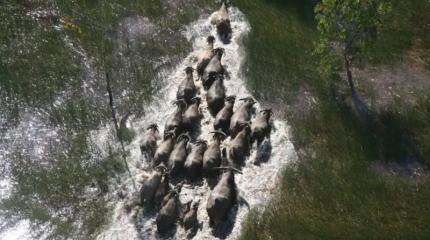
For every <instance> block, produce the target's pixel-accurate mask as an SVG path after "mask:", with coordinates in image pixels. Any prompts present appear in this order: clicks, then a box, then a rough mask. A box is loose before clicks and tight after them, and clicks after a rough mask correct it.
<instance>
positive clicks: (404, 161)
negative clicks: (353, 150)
mask: <svg viewBox="0 0 430 240" xmlns="http://www.w3.org/2000/svg"><path fill="white" fill-rule="evenodd" d="M342 104H343V108H344V109H345V110H346V113H348V114H349V115H350V117H352V119H351V120H352V123H353V124H354V125H355V128H356V129H358V130H359V131H361V132H362V134H363V135H365V137H366V138H365V139H366V140H368V142H367V143H364V145H365V146H367V147H368V150H370V151H372V152H373V153H372V155H373V156H374V158H375V157H376V158H377V160H382V161H383V162H385V163H389V162H395V163H397V164H399V165H400V166H404V167H407V166H409V165H411V164H412V165H413V164H415V163H417V162H420V163H422V162H423V161H422V157H421V156H420V154H419V152H418V151H417V149H416V144H415V140H414V135H413V134H412V132H411V131H410V130H409V129H408V124H407V123H406V122H405V118H404V117H403V116H402V115H401V114H400V113H398V112H397V111H395V110H390V109H388V108H387V109H382V110H379V111H375V110H373V109H370V108H369V107H368V105H367V104H366V103H365V101H364V100H363V98H362V97H361V96H359V95H358V94H357V93H354V94H352V95H351V96H350V97H349V100H346V101H343V103H342Z"/></svg>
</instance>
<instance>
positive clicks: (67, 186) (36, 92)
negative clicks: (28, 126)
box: [0, 0, 213, 239]
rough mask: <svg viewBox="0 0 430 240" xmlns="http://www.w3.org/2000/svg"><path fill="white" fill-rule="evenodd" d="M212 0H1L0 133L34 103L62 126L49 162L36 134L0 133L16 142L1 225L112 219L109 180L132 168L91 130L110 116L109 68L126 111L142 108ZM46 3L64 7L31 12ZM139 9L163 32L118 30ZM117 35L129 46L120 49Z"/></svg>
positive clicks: (82, 231)
mask: <svg viewBox="0 0 430 240" xmlns="http://www.w3.org/2000/svg"><path fill="white" fill-rule="evenodd" d="M208 2H209V1H194V0H190V1H185V2H184V4H181V5H180V6H179V7H178V8H174V9H173V10H172V7H169V6H168V5H166V4H167V2H160V1H153V0H144V1H135V0H126V1H119V2H118V1H113V0H108V1H88V0H70V1H55V0H52V1H32V2H29V1H12V0H6V1H4V2H2V3H1V4H0V5H1V8H0V17H1V18H2V21H1V22H0V30H1V31H0V55H1V56H2V58H1V59H0V101H1V102H2V103H3V104H2V105H1V106H0V112H1V113H2V114H1V119H2V120H3V117H4V119H7V121H6V122H4V121H2V124H3V123H5V125H2V126H0V135H1V136H3V134H4V133H5V132H7V131H9V130H13V128H15V127H16V126H18V125H19V124H20V122H21V121H24V120H25V119H23V116H25V114H24V113H23V112H24V110H26V111H29V112H30V113H34V114H33V115H34V116H35V118H36V119H39V118H38V117H39V116H40V118H41V119H42V120H41V121H43V124H44V125H43V126H45V125H46V128H52V129H56V130H57V131H58V135H59V138H60V139H59V141H60V143H54V141H53V143H52V146H49V149H47V150H46V151H45V152H44V155H43V159H42V160H43V164H41V163H40V162H39V159H37V158H35V156H33V155H32V153H33V151H32V150H33V147H36V146H33V145H34V144H37V143H33V142H32V140H28V142H30V143H31V144H29V145H31V146H30V147H28V148H31V149H25V150H27V151H20V150H21V149H22V148H25V147H26V146H19V147H16V144H14V143H12V142H9V141H13V139H12V140H7V139H5V141H3V139H2V140H1V144H5V145H4V146H7V145H6V144H10V145H13V146H14V149H15V151H13V152H11V153H8V154H7V157H5V158H6V159H2V160H1V161H2V166H1V171H2V172H3V171H5V172H6V173H7V176H8V177H10V179H11V184H12V189H13V191H12V192H11V194H10V196H8V197H7V198H5V199H1V201H0V222H1V224H0V231H1V230H3V228H7V227H10V226H13V225H14V224H15V223H17V222H19V221H20V220H29V222H31V224H32V226H31V227H32V229H31V230H32V234H34V235H35V237H37V236H40V234H43V236H44V237H47V238H48V239H68V238H72V239H94V238H95V237H96V236H97V234H98V233H99V231H100V229H101V228H102V227H103V226H104V225H105V224H107V223H108V221H109V219H110V214H111V212H110V210H111V209H109V207H110V206H109V205H108V202H109V201H110V200H112V199H110V198H114V197H115V196H113V194H108V192H107V191H109V190H112V189H113V187H112V186H110V185H109V184H113V185H115V183H113V182H115V180H117V177H119V175H120V174H122V173H123V172H124V167H123V166H122V162H121V161H122V159H121V157H120V154H119V153H118V152H117V150H116V149H117V148H115V146H110V147H111V148H110V150H109V151H108V152H107V153H106V154H107V155H108V156H107V157H104V155H103V154H100V152H99V149H98V148H97V147H96V146H95V143H94V142H92V141H91V140H90V139H92V138H90V133H91V131H92V130H98V129H100V128H102V127H104V126H105V125H106V123H108V122H110V121H111V119H110V112H109V108H108V104H107V96H106V89H105V84H106V83H105V79H104V76H105V72H106V71H109V72H110V73H111V77H112V82H111V84H112V86H113V87H112V88H113V92H114V97H115V104H116V108H117V112H118V115H119V117H121V116H124V115H125V114H126V113H127V112H129V111H130V112H132V113H133V114H135V115H137V116H139V115H142V114H144V112H145V104H146V103H148V102H149V101H150V100H151V96H152V95H153V94H154V93H155V92H156V91H157V90H158V88H159V85H158V84H157V80H158V78H157V75H158V73H159V72H160V71H161V70H163V69H168V68H170V67H172V66H175V65H176V63H177V62H178V61H179V60H181V59H182V57H183V56H184V55H185V54H186V53H187V52H188V50H189V49H190V47H191V46H190V44H189V43H188V42H187V41H186V39H185V37H183V36H182V35H181V30H182V27H183V26H185V25H186V24H188V23H189V22H191V21H193V20H194V19H196V18H197V17H198V16H199V15H200V14H201V13H202V12H205V11H207V9H208V8H210V7H211V6H213V5H211V4H208ZM190 6H193V7H192V8H191V7H190ZM38 9H48V10H49V9H55V10H56V11H54V12H58V15H56V14H54V16H43V13H42V14H41V15H42V17H40V18H39V17H37V14H36V15H34V16H32V15H31V14H29V13H35V12H37V11H36V10H38ZM184 9H190V10H189V11H185V10H184ZM48 12H49V11H48ZM167 13H169V17H166V14H167ZM137 16H143V17H146V18H147V20H148V22H150V23H151V24H153V25H154V27H155V28H156V30H155V33H156V34H151V35H150V36H149V37H148V36H142V35H143V34H136V35H138V38H136V39H131V38H127V34H123V35H122V34H121V33H120V32H118V28H119V25H120V24H121V23H123V21H124V19H132V20H133V19H136V18H137ZM136 25H137V24H136V23H135V24H134V26H136ZM139 27H141V26H140V25H139ZM120 37H124V38H125V40H124V41H123V42H121V41H120V39H119V38H120ZM143 42H145V43H146V44H142V43H143ZM119 44H123V45H124V46H126V47H125V48H124V49H125V50H124V49H123V50H118V49H119V46H118V45H119ZM161 62H162V64H161ZM157 64H158V65H157ZM156 65H157V67H156ZM83 85H86V86H87V88H86V89H84V87H83ZM58 99H59V100H60V101H59V102H60V103H58V101H57V100H58ZM33 115H32V116H33ZM20 134H23V135H24V134H26V133H21V132H20ZM47 140H49V139H47ZM23 141H24V140H23ZM25 142H26V143H27V141H25ZM1 147H3V146H1ZM7 150H8V151H9V150H10V149H7ZM2 156H6V155H2ZM3 160H4V161H3ZM89 189H92V190H94V191H95V193H93V194H90V193H88V190H89Z"/></svg>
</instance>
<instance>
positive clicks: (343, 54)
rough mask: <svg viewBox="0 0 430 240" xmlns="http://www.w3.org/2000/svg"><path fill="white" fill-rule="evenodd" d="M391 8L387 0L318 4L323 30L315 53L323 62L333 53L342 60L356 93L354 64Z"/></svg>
mask: <svg viewBox="0 0 430 240" xmlns="http://www.w3.org/2000/svg"><path fill="white" fill-rule="evenodd" d="M388 10H389V5H388V3H387V2H386V0H322V1H321V2H320V3H319V4H318V5H317V6H316V8H315V12H316V20H317V24H318V25H317V28H318V31H319V33H320V39H319V41H318V44H317V48H316V53H317V54H319V55H320V56H321V59H322V60H323V61H322V63H323V65H330V64H331V63H332V61H327V60H333V57H334V58H335V59H338V60H341V61H342V62H343V65H344V69H345V71H346V77H347V80H348V84H349V87H350V89H351V91H352V92H353V93H354V92H355V86H354V82H353V79H352V72H351V68H352V64H353V63H354V61H355V60H356V59H359V58H360V56H361V55H362V54H363V53H365V51H366V50H367V49H368V48H369V46H371V45H372V43H373V42H374V40H375V39H376V37H377V32H378V29H379V27H380V25H381V24H382V22H383V19H384V15H385V14H386V13H387V11H388Z"/></svg>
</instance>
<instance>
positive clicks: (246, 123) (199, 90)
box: [98, 5, 295, 239]
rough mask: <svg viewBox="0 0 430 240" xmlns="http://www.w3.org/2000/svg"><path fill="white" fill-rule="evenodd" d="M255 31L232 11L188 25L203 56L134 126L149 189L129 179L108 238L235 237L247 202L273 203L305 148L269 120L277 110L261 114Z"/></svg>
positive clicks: (136, 156) (190, 62)
mask: <svg viewBox="0 0 430 240" xmlns="http://www.w3.org/2000/svg"><path fill="white" fill-rule="evenodd" d="M220 12H222V14H221V15H222V17H220V18H219V16H220ZM226 12H227V13H228V14H227V18H226V17H225V14H224V13H226ZM215 18H217V19H218V20H216V21H215V20H214V19H215ZM223 19H224V20H225V19H228V23H225V22H224V23H223V22H222V21H223ZM212 23H214V24H215V26H213V25H212ZM218 24H224V25H223V26H221V27H219V26H218V27H217V25H218ZM226 26H229V28H230V29H229V30H228V29H227V28H226ZM249 31H250V26H249V25H248V23H247V21H246V19H245V16H244V15H243V14H242V13H241V12H240V11H239V10H238V9H237V8H234V7H230V8H228V9H227V8H226V7H225V5H223V7H222V8H221V9H220V11H218V12H216V13H214V14H213V15H212V16H211V18H210V19H205V18H201V19H199V20H197V21H196V22H194V23H193V24H191V25H190V26H188V27H187V28H186V31H185V32H184V34H185V36H186V37H187V38H188V40H190V41H191V42H193V48H194V50H193V52H192V53H191V54H190V55H189V56H188V57H186V58H185V59H184V61H183V62H182V63H181V64H180V65H179V66H178V67H177V68H176V69H175V70H174V71H173V72H165V73H163V76H162V77H164V79H166V80H165V87H164V88H163V89H162V90H161V92H160V93H159V94H158V95H156V96H155V97H154V101H153V103H152V104H151V105H150V106H148V109H149V111H148V112H147V114H146V115H145V116H144V117H142V118H141V119H136V120H134V121H133V122H132V123H131V125H132V128H134V130H136V131H137V132H140V134H139V135H138V137H137V139H135V140H134V141H133V142H132V143H131V144H130V145H128V146H127V150H128V151H129V152H130V155H131V156H130V157H128V161H129V163H130V165H131V171H132V173H133V175H134V176H135V178H136V179H138V180H139V184H138V187H140V189H141V191H140V193H135V192H134V191H133V190H132V188H131V187H130V180H128V179H126V178H125V177H124V179H123V180H124V185H123V189H124V188H125V189H126V192H127V193H126V195H127V196H126V197H125V199H123V200H121V199H120V200H119V201H118V202H115V203H112V204H113V205H114V206H115V211H114V216H113V219H112V222H111V224H110V225H109V226H108V228H107V229H106V230H105V231H104V232H102V234H100V235H99V236H98V239H124V238H127V239H166V238H169V239H186V238H193V237H194V239H214V237H215V238H222V239H234V238H236V237H237V236H238V235H239V233H240V224H241V223H242V222H243V220H244V218H245V216H246V213H247V212H248V208H247V207H244V206H243V205H241V204H239V203H244V202H246V203H247V204H249V206H250V207H259V206H260V205H261V206H262V205H263V204H264V203H265V202H266V201H267V200H269V198H270V196H271V194H272V192H273V189H274V188H275V184H276V182H277V173H278V172H279V170H280V169H281V168H282V167H283V166H284V165H285V163H287V162H289V161H292V160H294V159H295V152H294V149H293V146H292V144H291V142H290V141H289V140H288V136H287V130H288V126H287V125H286V123H285V122H283V121H278V120H269V119H270V117H271V116H272V114H271V111H270V115H269V116H268V113H269V110H267V111H263V112H261V113H260V110H259V109H260V105H259V103H257V102H255V100H254V99H253V98H252V97H251V96H250V94H249V93H248V92H247V90H246V88H245V81H244V79H243V76H242V74H241V71H242V66H243V63H244V60H245V50H244V49H245V48H244V46H243V44H242V41H243V39H244V38H245V37H246V35H247V34H248V33H249ZM208 36H216V38H215V37H208ZM226 39H228V41H226ZM194 71H196V72H197V74H196V76H194V75H193V73H194ZM236 99H240V100H241V101H238V102H240V103H236ZM172 101H175V105H176V107H174V106H172V105H171V103H172ZM235 103H236V104H235ZM252 109H257V110H258V111H256V112H257V116H254V114H253V112H254V111H252ZM155 124H157V125H155ZM163 124H164V126H165V127H164V129H163V131H160V132H158V126H160V125H163ZM272 125H273V126H274V127H273V129H272V131H270V129H271V127H270V126H272ZM160 133H162V134H160ZM269 133H270V136H269ZM160 135H161V136H160ZM269 137H270V141H269V140H268V139H269ZM251 140H253V141H255V142H256V144H254V145H251V144H252V143H251ZM154 141H155V143H156V145H155V146H156V147H155V148H154ZM261 142H263V144H261ZM257 144H258V145H260V144H261V145H262V146H266V145H267V144H270V148H269V147H264V148H262V147H258V148H257V147H256V145H257ZM259 149H265V150H266V151H267V149H270V150H271V152H270V154H268V156H270V158H269V159H268V160H267V161H264V162H261V163H260V162H259V161H257V156H259V155H261V154H259ZM142 153H143V156H142ZM142 159H144V160H143V163H142ZM257 162H259V166H257V165H256V164H254V163H257ZM151 169H152V170H151ZM239 169H240V170H239ZM237 173H241V174H237ZM142 205H143V206H142ZM125 207H127V208H128V210H129V211H125V210H124V209H125Z"/></svg>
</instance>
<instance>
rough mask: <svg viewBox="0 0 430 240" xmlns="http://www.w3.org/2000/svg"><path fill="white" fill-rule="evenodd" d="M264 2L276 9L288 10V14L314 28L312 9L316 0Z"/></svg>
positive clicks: (266, 0)
mask: <svg viewBox="0 0 430 240" xmlns="http://www.w3.org/2000/svg"><path fill="white" fill-rule="evenodd" d="M265 2H266V3H268V4H272V5H275V6H276V7H277V8H278V9H285V10H287V9H289V12H291V13H294V14H295V15H296V16H297V17H298V18H299V19H300V20H301V21H302V22H304V23H306V25H308V26H310V27H314V26H315V13H314V9H315V6H316V5H317V3H318V1H317V0H265Z"/></svg>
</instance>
